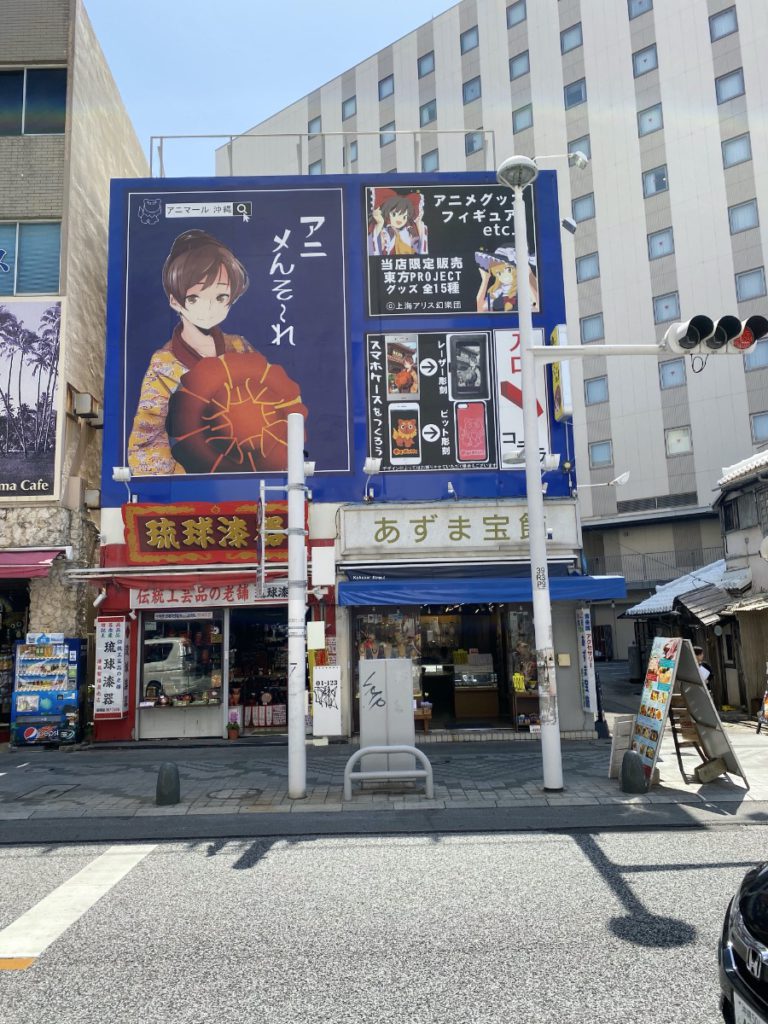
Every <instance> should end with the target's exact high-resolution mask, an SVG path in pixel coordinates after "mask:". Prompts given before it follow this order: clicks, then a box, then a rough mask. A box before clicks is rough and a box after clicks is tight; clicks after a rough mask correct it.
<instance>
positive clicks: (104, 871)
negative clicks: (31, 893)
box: [0, 843, 155, 970]
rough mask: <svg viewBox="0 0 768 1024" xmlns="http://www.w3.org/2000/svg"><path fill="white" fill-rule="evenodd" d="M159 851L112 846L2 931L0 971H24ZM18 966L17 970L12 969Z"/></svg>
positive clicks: (145, 846) (146, 845) (137, 847)
mask: <svg viewBox="0 0 768 1024" xmlns="http://www.w3.org/2000/svg"><path fill="white" fill-rule="evenodd" d="M154 849H155V844H152V845H148V844H146V843H145V844H141V845H134V846H131V845H126V846H111V847H110V848H109V849H108V850H106V851H105V852H104V853H102V854H101V856H99V857H97V858H96V859H95V860H93V861H91V863H90V864H87V865H86V866H85V867H84V868H83V869H82V870H81V871H78V872H77V874H76V875H73V876H72V877H71V878H69V879H68V880H67V881H66V882H63V883H62V884H61V885H60V886H59V887H58V888H57V889H54V890H53V892H52V893H49V895H48V896H46V897H44V898H43V899H42V900H40V902H39V903H37V904H35V906H34V907H32V908H31V909H30V910H27V911H26V912H25V913H24V914H22V915H21V917H18V918H16V920H15V921H14V922H13V923H12V924H9V925H8V926H7V928H3V929H2V931H0V970H24V969H25V968H26V967H29V966H31V964H30V963H24V961H29V960H31V961H32V963H34V961H35V960H36V959H37V957H39V956H40V955H41V954H42V953H44V952H45V950H46V949H47V948H48V946H50V945H51V943H52V942H55V941H56V939H58V938H59V936H60V935H63V934H64V932H65V931H66V930H67V928H70V927H71V926H72V925H73V924H74V923H75V922H76V921H77V920H79V918H81V917H82V916H83V914H84V913H85V912H86V910H90V908H91V907H92V906H93V905H94V903H96V902H97V900H100V899H101V897H102V896H104V895H106V893H108V892H109V890H110V889H112V888H113V886H115V885H117V883H118V882H119V881H120V880H121V879H122V878H125V876H126V875H127V874H128V872H129V871H130V870H131V869H132V868H134V867H136V865H137V864H139V863H140V862H141V861H142V860H143V859H144V858H145V857H146V856H147V854H149V853H151V852H152V850H154ZM12 963H15V964H16V966H11V964H12Z"/></svg>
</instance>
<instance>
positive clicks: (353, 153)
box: [349, 139, 357, 164]
mask: <svg viewBox="0 0 768 1024" xmlns="http://www.w3.org/2000/svg"><path fill="white" fill-rule="evenodd" d="M349 162H350V163H351V164H354V163H357V139H353V141H352V142H350V144H349Z"/></svg>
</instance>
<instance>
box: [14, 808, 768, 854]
mask: <svg viewBox="0 0 768 1024" xmlns="http://www.w3.org/2000/svg"><path fill="white" fill-rule="evenodd" d="M766 824H768V801H761V802H757V801H754V802H752V803H751V804H750V805H749V806H745V805H740V806H739V807H734V805H733V803H731V802H727V803H722V804H716V803H710V804H707V805H695V804H678V803H674V804H673V803H669V804H653V805H648V804H642V805H638V804H622V805H619V806H617V805H613V806H611V805H591V806H573V805H572V804H571V805H563V806H560V807H549V806H542V807H523V808H512V807H510V808H506V807H504V808H502V807H494V808H487V809H485V808H482V809H481V808H471V807H468V808H466V809H462V810H456V809H445V810H431V809H422V808H419V807H418V805H414V806H413V809H412V810H406V811H403V810H401V811H391V810H390V811H388V812H387V813H382V812H381V811H371V810H368V809H360V810H357V811H353V812H352V813H343V814H330V813H327V812H326V813H323V812H319V813H318V812H316V811H312V810H307V811H306V812H305V813H301V814H296V813H292V812H278V813H267V814H208V815H205V814H199V815H198V814H196V815H163V816H150V815H146V816H140V817H133V816H132V817H128V818H119V817H107V818H99V817H95V816H94V817H85V818H84V817H79V818H75V819H71V818H70V819H65V818H59V819H53V818H44V819H43V818H41V819H27V820H24V821H15V822H7V823H3V825H2V826H0V847H6V846H23V845H30V844H35V843H45V844H51V843H55V844H63V845H66V844H74V843H116V842H127V841H130V842H138V841H156V840H162V841H168V842H171V841H202V840H208V839H222V840H228V839H280V838H286V837H291V836H302V837H303V836H354V835H377V836H388V835H389V836H395V835H435V834H446V835H448V834H452V833H457V834H466V833H487V832H493V833H512V832H610V831H641V832H646V831H654V830H658V829H673V830H679V831H687V830H689V829H711V828H735V827H743V826H750V825H763V826H764V825H766ZM6 826H9V827H6Z"/></svg>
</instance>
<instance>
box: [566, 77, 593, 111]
mask: <svg viewBox="0 0 768 1024" xmlns="http://www.w3.org/2000/svg"><path fill="white" fill-rule="evenodd" d="M563 97H564V99H565V109H566V110H570V109H571V107H578V106H579V105H580V104H582V103H586V102H587V80H586V79H585V78H580V79H579V80H578V82H571V83H570V85H566V86H565V88H564V89H563Z"/></svg>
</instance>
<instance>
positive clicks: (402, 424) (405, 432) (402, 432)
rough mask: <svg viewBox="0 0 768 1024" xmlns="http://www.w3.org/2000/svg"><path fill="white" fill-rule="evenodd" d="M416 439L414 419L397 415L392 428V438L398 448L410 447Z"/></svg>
mask: <svg viewBox="0 0 768 1024" xmlns="http://www.w3.org/2000/svg"><path fill="white" fill-rule="evenodd" d="M415 439H416V420H415V419H405V418H404V417H402V416H399V417H398V419H397V423H396V425H395V428H394V430H393V431H392V440H393V441H394V443H395V445H396V446H397V447H398V448H412V447H413V445H414V441H415Z"/></svg>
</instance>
